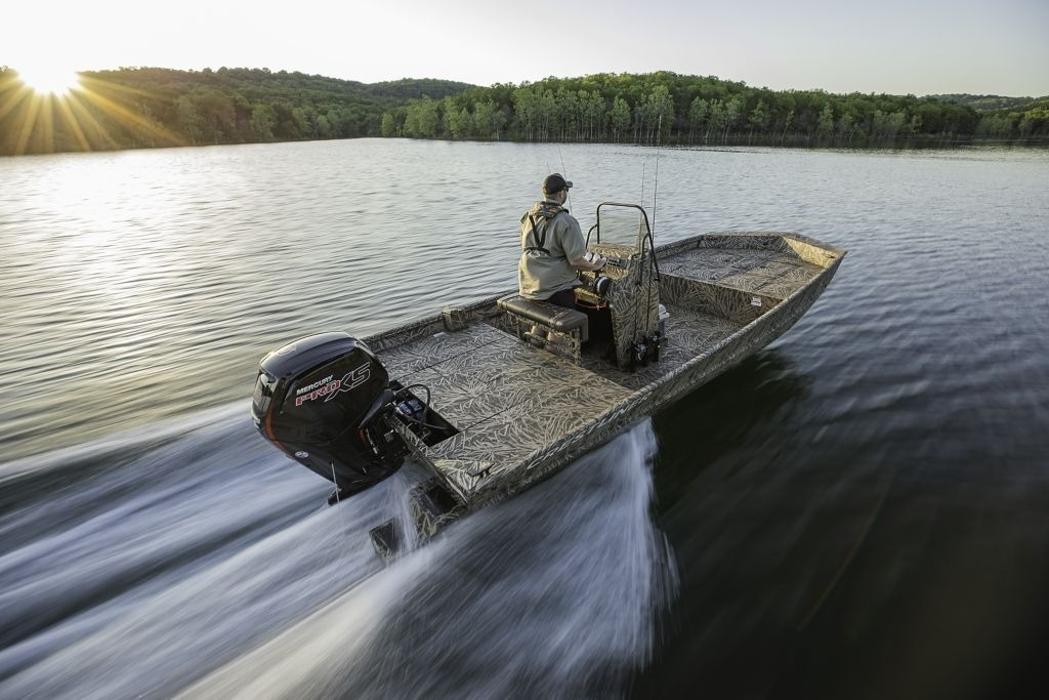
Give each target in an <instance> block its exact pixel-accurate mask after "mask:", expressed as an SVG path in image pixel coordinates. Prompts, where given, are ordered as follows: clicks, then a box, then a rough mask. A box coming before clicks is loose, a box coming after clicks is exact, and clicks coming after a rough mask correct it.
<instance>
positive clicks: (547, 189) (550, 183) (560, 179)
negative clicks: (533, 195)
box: [543, 173, 572, 194]
mask: <svg viewBox="0 0 1049 700" xmlns="http://www.w3.org/2000/svg"><path fill="white" fill-rule="evenodd" d="M571 187H572V181H571V180H566V179H565V178H564V176H563V175H561V173H554V174H553V175H547V176H546V179H545V180H543V194H557V193H558V192H560V191H561V190H567V189H569V188H571Z"/></svg>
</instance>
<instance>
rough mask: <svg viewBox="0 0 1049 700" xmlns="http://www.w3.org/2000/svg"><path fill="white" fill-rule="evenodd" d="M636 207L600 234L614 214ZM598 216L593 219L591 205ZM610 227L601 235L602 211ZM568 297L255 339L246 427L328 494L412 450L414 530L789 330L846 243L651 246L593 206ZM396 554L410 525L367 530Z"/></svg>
mask: <svg viewBox="0 0 1049 700" xmlns="http://www.w3.org/2000/svg"><path fill="white" fill-rule="evenodd" d="M623 212H629V213H630V214H631V216H632V217H636V233H633V232H632V233H631V236H630V238H629V239H628V240H626V242H618V243H617V242H613V241H612V240H610V239H611V236H609V235H608V230H609V229H610V228H611V225H610V223H609V222H610V221H611V220H613V217H612V213H615V215H617V216H619V217H620V219H621V218H622V214H623ZM603 216H604V218H605V223H604V224H603V223H602V217H603ZM603 225H604V226H605V228H606V235H605V240H604V241H603V240H602V230H601V229H602V226H603ZM587 248H588V250H589V251H593V252H595V253H598V254H600V255H603V256H605V257H606V258H608V259H609V264H608V265H606V266H605V268H604V269H603V270H602V271H600V272H596V273H594V272H581V273H580V281H581V283H582V284H581V286H579V287H577V288H576V290H575V294H576V301H577V305H578V307H579V310H572V309H566V308H563V307H559V306H554V305H552V304H549V303H546V302H535V301H529V300H526V299H522V298H521V297H519V296H517V294H516V293H504V294H499V295H496V296H492V297H490V298H488V299H485V300H483V301H479V302H477V303H474V304H471V305H469V306H465V307H446V308H445V309H444V310H443V311H442V312H441V313H438V314H435V315H433V316H429V317H427V318H423V319H420V320H418V321H414V322H411V323H408V324H406V325H402V326H400V327H398V328H394V329H392V330H389V331H386V332H383V333H379V334H377V335H373V336H370V337H365V338H360V339H357V338H354V337H352V336H350V335H348V334H346V333H343V332H328V333H321V334H318V335H313V336H309V337H306V338H303V339H300V340H297V341H295V342H293V343H290V344H288V345H286V346H284V347H282V348H280V349H279V350H276V351H275V352H272V353H270V354H268V355H267V356H266V357H264V358H263V359H262V361H261V363H260V368H259V373H258V378H257V381H256V385H255V392H254V396H253V400H252V417H253V420H254V422H255V425H256V427H257V428H258V430H259V431H260V432H261V433H262V434H263V436H265V437H266V438H267V439H268V440H270V441H271V442H273V443H274V444H275V445H276V446H277V447H279V448H280V449H281V450H282V451H284V452H285V453H286V454H287V455H288V456H289V457H291V458H292V459H293V460H295V461H297V462H299V463H300V464H302V465H303V466H305V467H306V468H308V469H310V470H312V471H314V472H315V473H317V474H319V475H320V476H322V477H323V478H325V479H327V480H329V481H331V482H333V485H334V487H335V489H334V491H333V492H332V495H331V496H330V497H329V503H336V502H338V501H341V500H343V499H345V498H347V497H349V496H351V495H352V494H353V493H355V492H357V491H360V490H362V489H364V488H367V487H368V486H370V485H372V484H375V483H377V482H378V481H381V480H382V479H384V478H386V477H387V476H389V475H390V474H392V473H394V472H395V471H396V470H397V469H398V468H400V466H401V464H402V463H403V461H404V460H405V459H406V458H408V457H411V458H412V459H413V460H415V461H416V462H418V463H419V464H420V465H422V466H423V468H424V469H425V470H427V472H428V473H429V476H428V478H427V479H426V480H424V481H423V482H421V483H419V484H417V485H416V486H415V487H414V488H413V489H412V492H411V496H410V512H411V515H412V519H413V521H414V523H415V527H416V528H417V533H414V535H415V537H416V538H417V539H418V540H426V539H428V538H430V537H432V536H433V535H434V534H436V533H437V532H438V531H439V530H440V529H441V528H442V527H443V526H444V525H446V524H448V523H449V522H451V521H453V520H455V519H456V518H458V517H461V516H462V515H464V514H466V513H469V512H471V511H473V510H476V509H478V508H481V507H483V506H486V505H489V504H492V503H494V502H497V501H500V500H503V499H505V498H508V497H510V496H512V495H514V494H516V493H518V492H520V491H522V490H523V489H525V488H527V487H529V486H531V485H533V484H534V483H536V482H537V481H539V480H541V479H543V478H545V477H547V476H549V475H550V474H552V473H553V472H555V471H557V470H559V469H561V468H563V467H564V466H566V465H567V464H569V463H570V462H572V461H573V460H574V459H576V458H578V457H579V456H581V455H583V454H584V453H586V452H588V451H590V450H592V449H594V448H595V447H597V446H598V445H600V444H602V443H604V442H607V441H608V440H610V439H611V438H612V437H614V436H615V435H616V434H617V433H619V432H621V431H622V430H623V429H624V428H626V427H627V426H629V425H630V424H632V423H634V422H636V421H637V420H639V419H640V418H641V417H643V416H646V415H650V414H651V413H652V412H654V411H656V410H657V409H659V408H660V407H662V406H665V405H666V404H668V403H670V402H672V401H675V400H677V399H679V398H681V397H682V396H684V395H686V394H688V393H689V392H691V391H693V390H695V389H696V388H697V387H699V386H701V385H702V384H704V383H705V382H707V381H709V380H710V379H712V378H714V377H715V376H717V375H718V374H720V373H722V372H723V371H725V369H727V368H728V367H730V366H732V365H734V364H736V363H738V362H740V361H741V360H743V359H744V358H746V357H748V356H749V355H751V354H752V353H754V352H756V351H757V350H759V349H761V348H762V347H764V346H765V345H767V344H768V343H769V342H771V341H772V340H774V339H776V338H777V337H779V336H780V335H782V334H783V333H784V332H785V331H787V330H788V329H789V328H790V327H791V326H792V325H794V323H795V322H796V321H797V320H798V319H799V318H801V316H802V315H803V314H804V313H805V312H806V311H807V310H808V308H809V307H810V306H812V304H813V302H815V301H816V299H817V298H818V297H819V296H820V294H821V293H822V292H823V290H824V289H825V288H826V286H827V284H829V283H830V281H831V278H832V277H833V276H834V273H835V272H836V271H837V269H838V266H839V265H840V264H841V261H842V258H843V257H844V256H845V251H844V250H841V249H838V248H835V247H833V246H829V245H826V244H823V243H820V242H818V241H815V240H812V239H809V238H806V237H804V236H801V235H797V234H794V233H775V232H751V233H707V234H701V235H697V236H693V237H691V238H687V239H685V240H681V241H677V242H674V243H670V244H668V245H664V246H660V247H658V248H656V247H655V246H654V244H653V238H652V232H651V229H650V228H649V223H648V217H647V214H646V212H645V211H644V209H643V208H641V207H639V206H636V205H628V204H617V203H607V202H606V203H603V204H601V205H600V206H599V207H598V208H597V223H596V224H595V225H594V226H593V228H591V229H590V232H589V233H588V234H587ZM371 534H372V540H373V542H374V544H375V545H376V549H377V551H378V552H379V553H380V555H382V556H384V557H388V556H391V555H392V554H393V553H394V552H395V551H396V550H397V549H398V547H399V546H400V543H401V542H403V541H404V537H405V536H409V537H410V536H411V535H412V533H400V532H397V531H396V528H395V527H394V525H393V524H392V523H387V524H386V525H383V526H381V527H379V528H376V529H375V530H373V531H372V533H371Z"/></svg>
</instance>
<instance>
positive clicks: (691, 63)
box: [0, 0, 1049, 96]
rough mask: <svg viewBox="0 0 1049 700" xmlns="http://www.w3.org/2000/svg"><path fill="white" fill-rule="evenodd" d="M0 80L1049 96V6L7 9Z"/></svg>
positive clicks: (542, 1) (189, 1)
mask: <svg viewBox="0 0 1049 700" xmlns="http://www.w3.org/2000/svg"><path fill="white" fill-rule="evenodd" d="M0 65H8V66H10V67H12V68H14V69H16V70H18V69H19V67H20V66H22V67H24V68H26V69H29V68H32V69H39V68H41V67H45V68H49V69H68V70H70V71H74V70H100V69H105V68H116V67H119V66H162V67H168V68H182V69H197V70H199V69H202V68H205V67H211V68H218V67H220V66H228V67H251V68H262V67H267V68H270V69H271V70H282V69H283V70H289V71H296V70H297V71H302V72H305V73H317V74H321V75H326V76H331V77H335V78H343V79H347V80H359V81H363V82H376V81H381V80H396V79H398V78H403V77H416V78H423V77H429V78H442V79H448V80H460V81H463V82H468V83H474V84H478V85H490V84H492V83H496V82H504V83H505V82H513V83H519V82H522V81H534V80H539V79H541V78H544V77H547V76H551V75H556V76H562V77H569V76H578V75H585V74H588V73H601V72H631V73H639V72H649V71H655V70H670V71H674V72H677V73H683V74H697V75H715V76H718V77H720V78H724V79H728V80H738V81H743V82H746V83H747V84H748V85H753V86H759V87H769V88H773V89H777V90H780V89H791V88H794V89H811V88H822V89H824V90H827V91H830V92H854V91H858V92H888V93H898V94H906V93H912V94H916V95H924V94H935V93H955V92H968V93H976V94H999V95H1017V96H1020V95H1032V96H1033V95H1047V94H1049V0H994V1H991V0H907V1H903V0H866V1H863V2H855V1H853V0H779V1H777V2H772V1H769V0H748V1H747V2H738V3H734V2H729V1H727V0H722V1H720V2H707V1H706V0H700V1H696V2H687V1H685V0H635V1H633V2H622V1H620V0H607V1H605V0H575V1H574V2H560V3H559V2H551V1H549V0H533V1H532V2H516V3H499V2H495V1H489V2H482V1H480V0H432V1H430V2H424V1H421V0H385V1H384V2H379V1H370V2H360V1H359V0H344V1H343V2H326V1H324V0H310V1H307V2H298V3H293V2H289V0H281V1H280V2H272V1H271V0H253V1H252V2H242V1H239V0H238V1H233V0H207V1H205V0H180V1H179V2H157V1H154V2H148V1H144V0H136V1H135V2H129V1H126V0H94V1H87V0H79V1H78V2H68V1H67V0H52V1H51V2H41V1H40V0H4V7H3V8H2V9H0Z"/></svg>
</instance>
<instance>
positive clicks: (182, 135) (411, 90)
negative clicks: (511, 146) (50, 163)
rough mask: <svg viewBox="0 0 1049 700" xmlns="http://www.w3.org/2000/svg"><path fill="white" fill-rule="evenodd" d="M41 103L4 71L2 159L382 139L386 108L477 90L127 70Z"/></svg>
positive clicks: (88, 80) (441, 83)
mask: <svg viewBox="0 0 1049 700" xmlns="http://www.w3.org/2000/svg"><path fill="white" fill-rule="evenodd" d="M81 78H82V82H81V86H80V88H79V89H77V90H76V91H74V92H72V93H70V95H69V96H67V97H64V98H50V97H43V98H41V97H39V96H37V95H35V94H33V93H32V91H30V90H29V89H28V88H26V87H25V86H23V85H22V83H21V82H20V81H19V80H18V79H17V74H16V73H15V72H14V71H12V70H9V69H6V68H4V67H2V66H0V154H4V155H10V154H17V153H50V152H55V151H79V150H103V149H115V148H139V147H151V146H177V145H203V144H219V143H248V142H259V141H295V140H300V139H326V138H351V137H355V136H377V135H378V134H379V122H380V118H381V116H382V114H383V112H384V111H387V110H390V109H396V108H398V107H402V106H403V105H405V104H407V103H408V101H409V100H412V99H416V98H422V97H429V98H433V99H441V98H444V97H446V96H449V95H455V94H458V93H460V92H462V91H463V90H466V89H468V88H470V87H472V86H470V85H467V84H466V83H457V82H452V81H447V80H432V79H421V80H416V79H410V78H408V79H404V80H397V81H392V82H383V83H372V84H366V83H359V82H354V81H349V80H338V79H335V78H326V77H323V76H319V75H306V74H303V73H288V72H285V71H279V72H271V71H269V70H267V69H265V68H263V69H247V68H220V69H218V70H214V71H212V70H208V69H205V70H203V71H181V70H170V69H166V68H127V69H121V70H115V71H98V72H89V73H83V74H81Z"/></svg>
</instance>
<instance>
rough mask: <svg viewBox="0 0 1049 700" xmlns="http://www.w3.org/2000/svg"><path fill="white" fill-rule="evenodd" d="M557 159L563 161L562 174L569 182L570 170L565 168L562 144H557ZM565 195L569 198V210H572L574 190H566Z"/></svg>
mask: <svg viewBox="0 0 1049 700" xmlns="http://www.w3.org/2000/svg"><path fill="white" fill-rule="evenodd" d="M557 157H558V158H560V159H561V174H562V175H564V177H565V180H569V177H568V169H567V168H566V167H565V157H564V156H563V155H561V144H557ZM569 181H570V180H569ZM565 194H566V195H567V196H568V208H569V209H571V208H572V188H571V187H569V188H568V189H566V190H565Z"/></svg>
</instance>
